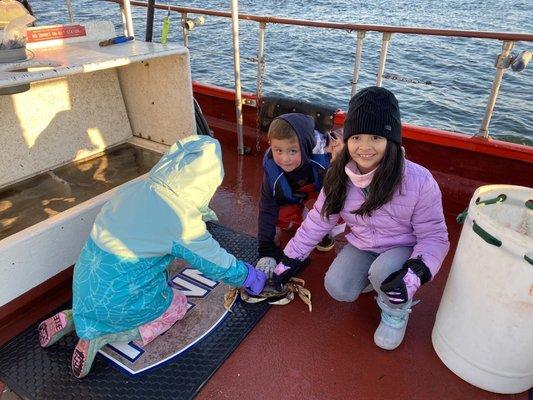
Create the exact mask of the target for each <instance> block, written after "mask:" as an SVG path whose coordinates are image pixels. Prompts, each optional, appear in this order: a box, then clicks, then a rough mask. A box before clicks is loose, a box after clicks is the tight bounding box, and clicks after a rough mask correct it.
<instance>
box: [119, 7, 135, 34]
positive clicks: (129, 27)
mask: <svg viewBox="0 0 533 400" xmlns="http://www.w3.org/2000/svg"><path fill="white" fill-rule="evenodd" d="M120 13H121V15H122V24H123V27H124V35H125V36H135V32H134V30H133V20H132V19H131V4H130V0H122V4H121V5H120Z"/></svg>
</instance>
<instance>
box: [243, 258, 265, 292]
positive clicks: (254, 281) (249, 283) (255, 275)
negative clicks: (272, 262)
mask: <svg viewBox="0 0 533 400" xmlns="http://www.w3.org/2000/svg"><path fill="white" fill-rule="evenodd" d="M246 267H248V276H247V277H246V279H245V280H244V283H243V284H242V287H243V288H244V290H245V291H246V292H247V293H249V294H251V295H252V296H257V295H258V294H259V293H261V292H262V291H263V288H264V287H265V283H266V280H267V277H266V275H265V273H264V272H263V271H259V270H257V269H255V268H254V267H253V266H252V265H250V264H248V263H246Z"/></svg>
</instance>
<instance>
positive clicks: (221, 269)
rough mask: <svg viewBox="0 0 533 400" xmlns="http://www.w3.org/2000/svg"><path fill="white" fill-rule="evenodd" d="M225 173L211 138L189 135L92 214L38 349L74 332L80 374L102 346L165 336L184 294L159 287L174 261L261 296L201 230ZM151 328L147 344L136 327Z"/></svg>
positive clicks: (239, 265) (250, 277) (244, 269)
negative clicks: (68, 296)
mask: <svg viewBox="0 0 533 400" xmlns="http://www.w3.org/2000/svg"><path fill="white" fill-rule="evenodd" d="M223 176H224V170H223V166H222V158H221V151H220V144H219V143H218V141H217V140H216V139H213V138H211V137H208V136H196V135H194V136H189V137H187V138H185V139H182V140H179V141H178V142H176V143H175V144H174V145H173V146H172V147H171V148H170V149H169V151H168V152H167V153H166V154H165V155H164V156H163V157H162V158H161V160H160V161H159V162H158V163H157V164H156V165H155V166H154V167H153V168H152V170H151V171H150V173H149V175H148V178H147V179H145V180H140V181H136V182H133V183H131V184H128V185H127V186H125V187H123V188H121V189H119V190H118V191H117V193H116V194H115V195H114V196H113V197H112V198H111V199H110V200H109V201H108V202H107V203H106V204H105V205H104V206H103V207H102V210H101V211H100V213H99V214H98V216H97V217H96V220H95V222H94V225H93V228H92V230H91V234H90V236H89V238H88V240H87V242H86V243H85V246H84V247H83V249H82V252H81V254H80V256H79V258H78V261H77V262H76V265H75V267H74V277H73V304H72V310H65V311H62V312H60V313H58V314H56V315H55V316H53V317H51V318H49V319H47V320H46V321H44V322H42V323H41V324H40V325H39V340H40V344H41V346H42V347H48V346H50V345H52V344H53V343H55V342H57V341H58V340H59V339H60V338H61V337H63V336H64V335H65V334H67V333H69V332H71V331H72V330H74V329H75V330H76V334H77V335H78V337H79V338H80V340H79V342H78V344H77V346H76V349H75V350H74V354H73V357H72V371H73V373H74V375H75V376H76V377H78V378H82V377H84V376H85V375H87V373H89V370H90V368H91V365H92V362H93V360H94V356H95V355H96V353H97V352H98V350H99V349H100V348H101V347H103V346H104V345H106V344H107V343H111V342H117V341H122V342H125V341H130V340H135V339H142V340H143V342H144V343H145V344H146V343H147V341H149V340H152V339H153V338H154V337H155V336H154V335H153V333H154V326H156V327H157V328H156V330H157V331H158V332H157V334H161V333H163V332H164V330H166V329H168V328H170V326H171V325H172V323H173V322H175V321H176V320H177V319H180V318H182V317H183V315H184V313H185V308H186V307H185V303H186V301H181V299H180V297H182V298H184V296H183V294H181V293H180V292H179V291H177V290H176V289H172V288H171V287H170V286H169V285H168V283H167V274H166V268H167V266H168V264H169V263H170V262H171V261H172V260H173V259H174V258H181V259H183V260H185V261H186V262H188V263H189V264H190V265H191V266H192V267H194V268H196V269H198V270H199V271H200V272H202V273H203V274H204V275H205V276H206V277H208V278H210V279H214V280H219V281H223V282H225V283H227V284H229V285H232V286H236V287H240V286H243V287H244V288H245V289H247V290H248V291H249V292H250V293H254V294H258V293H259V292H261V290H262V289H263V286H264V283H265V280H266V277H265V275H264V274H263V273H262V272H260V271H257V270H255V269H254V268H253V267H252V266H250V265H248V264H246V263H245V262H243V261H240V260H237V259H236V258H235V256H233V255H232V254H229V253H228V252H227V251H226V250H224V249H223V248H221V247H220V245H219V243H218V242H217V241H216V240H215V239H214V238H213V237H212V236H211V234H210V233H209V232H208V231H207V229H206V225H205V221H208V220H211V219H215V218H216V216H215V215H214V213H213V211H211V210H210V209H209V208H208V204H209V201H210V200H211V198H212V196H213V194H214V193H215V190H216V189H217V187H218V186H219V185H220V183H221V182H222V178H223ZM177 308H180V309H179V310H178V309H177ZM169 318H170V321H169ZM154 321H156V323H155V324H154ZM150 323H151V328H150V329H148V330H145V331H144V332H147V331H150V339H148V338H147V337H143V326H147V325H150Z"/></svg>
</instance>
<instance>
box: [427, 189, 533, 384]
mask: <svg viewBox="0 0 533 400" xmlns="http://www.w3.org/2000/svg"><path fill="white" fill-rule="evenodd" d="M432 340H433V347H434V348H435V351H436V352H437V354H438V356H439V357H440V359H441V360H442V362H444V364H446V366H447V367H448V368H450V369H451V370H452V371H453V372H454V373H456V374H457V375H458V376H459V377H461V378H462V379H464V380H465V381H467V382H469V383H471V384H473V385H475V386H477V387H480V388H482V389H485V390H488V391H491V392H496V393H505V394H508V393H521V392H523V391H525V390H528V389H529V388H531V387H533V189H531V188H526V187H520V186H510V185H489V186H482V187H480V188H478V189H477V190H476V192H475V193H474V196H473V197H472V199H471V201H470V205H469V207H468V215H467V217H466V220H465V222H464V226H463V230H462V232H461V238H460V240H459V244H458V245H457V250H456V253H455V257H454V259H453V264H452V267H451V270H450V275H449V277H448V281H447V283H446V288H445V290H444V294H443V296H442V300H441V302H440V306H439V310H438V312H437V317H436V321H435V326H434V327H433V333H432Z"/></svg>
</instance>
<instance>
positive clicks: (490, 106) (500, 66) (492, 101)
mask: <svg viewBox="0 0 533 400" xmlns="http://www.w3.org/2000/svg"><path fill="white" fill-rule="evenodd" d="M513 46H514V42H512V41H507V40H505V41H504V42H503V44H502V52H501V54H500V55H499V56H498V59H497V60H496V74H495V75H494V81H493V82H492V88H491V91H490V96H489V99H488V101H487V107H486V108H485V115H484V116H483V121H481V127H480V128H479V132H478V134H477V135H476V136H482V137H484V138H486V139H488V137H489V124H490V120H491V118H492V112H493V111H494V106H495V105H496V99H497V98H498V92H499V91H500V85H501V83H502V78H503V74H504V73H505V70H506V69H507V68H508V65H507V59H508V57H509V54H510V53H511V50H512V49H513Z"/></svg>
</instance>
